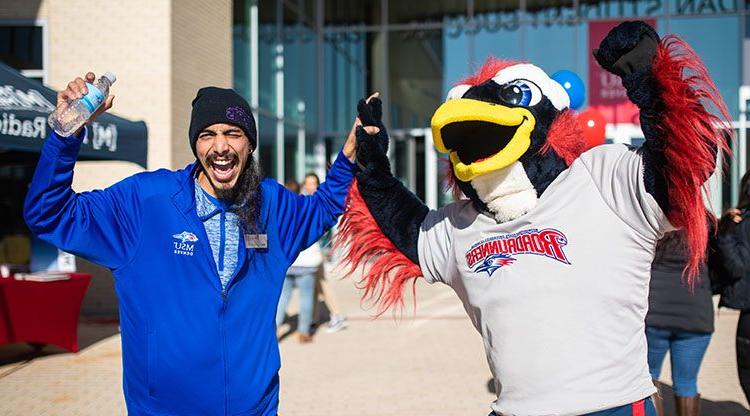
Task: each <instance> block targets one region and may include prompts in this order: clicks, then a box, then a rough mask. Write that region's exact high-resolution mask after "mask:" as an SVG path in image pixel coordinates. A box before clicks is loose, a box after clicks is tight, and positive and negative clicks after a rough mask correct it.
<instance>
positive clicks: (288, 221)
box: [276, 153, 355, 261]
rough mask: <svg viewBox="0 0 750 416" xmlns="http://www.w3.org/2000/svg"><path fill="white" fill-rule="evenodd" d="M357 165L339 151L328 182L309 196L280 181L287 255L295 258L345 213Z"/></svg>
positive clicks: (282, 235) (280, 217)
mask: <svg viewBox="0 0 750 416" xmlns="http://www.w3.org/2000/svg"><path fill="white" fill-rule="evenodd" d="M354 168H355V165H354V164H353V163H352V162H350V161H349V159H347V158H346V156H344V154H343V153H339V155H338V157H337V158H336V161H335V162H334V163H333V166H331V170H330V171H329V172H328V175H327V176H326V180H325V182H323V183H322V184H320V186H319V187H318V190H317V191H316V192H315V193H314V194H313V195H310V196H303V195H296V194H294V193H293V192H291V191H289V190H288V189H286V188H284V187H283V186H281V185H278V184H277V189H276V192H277V196H276V199H277V201H278V203H277V208H278V212H277V223H278V229H279V238H280V241H281V245H282V248H283V250H284V254H285V255H286V258H287V259H288V260H289V261H293V260H294V259H295V258H296V257H297V255H298V254H299V252H300V251H302V250H304V249H305V248H307V247H309V246H310V245H312V244H313V243H314V242H316V241H318V239H320V237H321V236H322V235H323V233H325V232H326V231H328V230H329V229H330V228H331V227H333V226H334V225H335V224H336V221H337V220H338V217H339V216H340V215H341V214H342V213H343V212H344V204H345V203H346V197H347V195H348V193H349V186H350V185H351V183H352V180H353V179H354Z"/></svg>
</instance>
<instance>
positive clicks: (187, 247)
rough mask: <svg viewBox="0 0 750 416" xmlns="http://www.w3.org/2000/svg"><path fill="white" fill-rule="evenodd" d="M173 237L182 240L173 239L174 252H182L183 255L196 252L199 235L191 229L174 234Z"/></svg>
mask: <svg viewBox="0 0 750 416" xmlns="http://www.w3.org/2000/svg"><path fill="white" fill-rule="evenodd" d="M172 238H174V239H175V240H180V241H173V242H172V243H173V244H174V254H180V255H183V256H192V255H193V253H194V252H195V250H194V249H195V244H192V243H195V242H196V241H198V237H196V236H195V234H193V233H191V232H189V231H183V232H181V233H179V234H172Z"/></svg>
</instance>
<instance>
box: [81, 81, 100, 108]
mask: <svg viewBox="0 0 750 416" xmlns="http://www.w3.org/2000/svg"><path fill="white" fill-rule="evenodd" d="M86 88H88V89H89V92H88V94H86V95H84V96H83V97H81V102H82V103H83V104H85V105H86V108H88V109H89V111H90V112H92V113H93V112H94V111H96V109H97V108H99V106H100V105H102V103H103V102H104V94H102V92H101V91H100V90H99V88H96V87H95V86H94V85H93V84H89V83H88V82H87V83H86Z"/></svg>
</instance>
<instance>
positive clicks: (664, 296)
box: [646, 231, 716, 416]
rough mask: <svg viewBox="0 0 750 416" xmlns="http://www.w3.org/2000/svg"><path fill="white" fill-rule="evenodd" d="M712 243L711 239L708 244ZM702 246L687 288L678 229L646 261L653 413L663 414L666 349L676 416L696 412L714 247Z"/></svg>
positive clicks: (710, 328)
mask: <svg viewBox="0 0 750 416" xmlns="http://www.w3.org/2000/svg"><path fill="white" fill-rule="evenodd" d="M711 235H712V236H713V235H714V233H713V232H711ZM714 242H715V238H714V239H713V241H711V242H710V243H709V247H713V245H714V244H713V243H714ZM708 250H709V251H708V259H709V261H708V265H706V264H704V265H703V266H702V267H701V269H700V272H699V275H698V279H697V280H696V281H697V283H696V284H695V286H694V287H692V288H690V287H688V286H687V285H686V284H685V282H684V280H683V278H682V276H683V273H684V270H685V265H686V260H687V257H686V255H687V252H686V250H685V236H684V233H683V232H682V231H673V232H669V233H667V234H665V235H664V237H663V238H662V239H661V240H659V242H658V243H657V245H656V253H655V254H654V261H653V263H652V264H651V282H650V288H649V299H648V300H649V309H648V314H647V315H646V340H647V344H648V366H649V370H650V372H651V378H652V379H653V380H654V384H655V385H656V386H657V389H659V392H658V393H657V394H656V395H655V396H654V404H655V406H656V411H657V414H658V415H659V416H664V407H663V401H662V400H663V397H662V396H661V393H662V389H661V386H660V383H659V382H658V379H659V375H660V374H661V367H662V363H663V362H664V356H665V355H666V354H667V351H669V353H670V358H671V367H672V380H673V383H674V393H675V405H676V408H677V414H678V416H697V415H699V414H700V395H699V394H698V383H697V380H698V371H699V369H700V366H701V361H702V360H703V355H704V354H705V352H706V349H707V348H708V344H709V342H710V340H711V334H712V333H713V332H714V307H713V301H712V299H711V296H712V291H711V281H712V277H713V275H714V269H715V267H714V265H715V262H716V260H715V258H716V255H715V251H714V249H712V248H709V249H708Z"/></svg>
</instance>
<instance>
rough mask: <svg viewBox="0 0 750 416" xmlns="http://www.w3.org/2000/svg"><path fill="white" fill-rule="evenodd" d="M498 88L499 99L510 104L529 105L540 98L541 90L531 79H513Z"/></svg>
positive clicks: (536, 102) (537, 101)
mask: <svg viewBox="0 0 750 416" xmlns="http://www.w3.org/2000/svg"><path fill="white" fill-rule="evenodd" d="M500 88H501V90H500V99H502V100H503V101H504V102H506V103H508V104H511V105H520V106H524V107H531V106H534V105H537V104H538V103H539V101H541V100H542V92H541V91H540V90H539V87H537V86H536V84H534V83H533V82H531V81H526V80H515V81H511V82H509V83H507V84H505V85H503V86H502V87H500Z"/></svg>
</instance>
